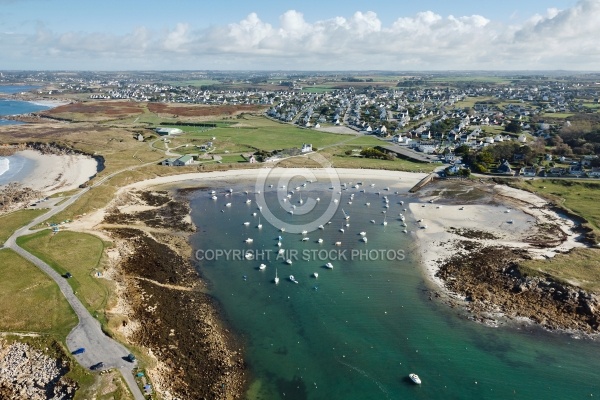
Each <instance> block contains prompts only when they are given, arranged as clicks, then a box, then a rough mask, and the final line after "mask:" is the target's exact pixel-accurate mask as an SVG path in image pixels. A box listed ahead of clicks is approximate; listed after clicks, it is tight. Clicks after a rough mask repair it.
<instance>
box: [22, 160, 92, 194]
mask: <svg viewBox="0 0 600 400" xmlns="http://www.w3.org/2000/svg"><path fill="white" fill-rule="evenodd" d="M18 154H19V155H21V156H22V157H25V158H27V159H29V160H32V161H33V162H34V163H35V167H34V168H33V170H32V172H31V173H29V174H28V175H27V176H25V177H22V178H20V179H19V180H20V182H21V184H22V185H23V186H28V187H30V188H32V189H35V190H39V191H41V192H43V193H44V194H45V195H46V196H49V195H52V194H54V193H57V192H62V191H67V190H72V189H76V188H77V187H78V186H79V185H81V184H82V183H85V182H87V181H88V180H89V179H90V177H92V176H93V175H94V174H96V168H97V166H98V163H97V162H96V160H94V159H93V158H91V157H88V156H84V155H54V154H42V153H40V152H39V151H35V150H23V151H20V152H19V153H18Z"/></svg>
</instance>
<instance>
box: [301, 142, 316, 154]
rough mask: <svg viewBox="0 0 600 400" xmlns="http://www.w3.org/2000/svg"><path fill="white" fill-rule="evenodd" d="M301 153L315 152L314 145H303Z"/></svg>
mask: <svg viewBox="0 0 600 400" xmlns="http://www.w3.org/2000/svg"><path fill="white" fill-rule="evenodd" d="M301 151H302V152H303V153H310V152H311V151H313V148H312V144H306V143H303V144H302V149H301Z"/></svg>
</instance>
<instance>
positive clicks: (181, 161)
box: [173, 154, 194, 167]
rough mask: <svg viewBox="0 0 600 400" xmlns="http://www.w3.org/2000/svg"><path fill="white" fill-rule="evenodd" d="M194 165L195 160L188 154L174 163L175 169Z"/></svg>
mask: <svg viewBox="0 0 600 400" xmlns="http://www.w3.org/2000/svg"><path fill="white" fill-rule="evenodd" d="M193 163H194V158H193V157H192V156H191V155H189V154H186V155H185V156H181V157H179V158H178V159H176V160H175V161H174V162H173V165H174V166H175V167H183V166H185V165H192V164H193Z"/></svg>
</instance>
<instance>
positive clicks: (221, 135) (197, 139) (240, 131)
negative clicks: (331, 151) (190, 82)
mask: <svg viewBox="0 0 600 400" xmlns="http://www.w3.org/2000/svg"><path fill="white" fill-rule="evenodd" d="M236 121H237V122H238V124H236V125H232V126H229V127H218V128H214V129H210V130H207V131H198V132H190V133H188V134H184V135H180V136H179V137H178V138H177V139H175V140H173V142H172V144H171V147H174V146H176V145H181V144H184V143H193V144H202V143H205V142H208V141H213V144H214V146H215V147H216V151H217V152H218V153H223V152H224V151H226V150H227V151H229V152H231V153H243V152H247V151H253V150H255V149H260V150H266V151H272V150H278V149H286V148H288V149H289V148H292V147H298V148H300V147H301V146H302V144H303V143H311V144H312V145H313V147H317V148H320V147H322V146H327V145H331V144H335V143H338V142H341V141H343V140H345V139H347V138H348V135H341V134H335V133H329V132H321V131H316V130H311V129H302V128H298V127H296V126H293V125H289V124H284V123H280V122H276V121H271V120H269V119H267V118H264V117H262V116H249V115H245V116H244V117H243V118H240V119H237V120H236ZM213 137H214V138H215V140H212V138H213Z"/></svg>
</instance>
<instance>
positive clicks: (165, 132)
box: [154, 128, 183, 136]
mask: <svg viewBox="0 0 600 400" xmlns="http://www.w3.org/2000/svg"><path fill="white" fill-rule="evenodd" d="M154 131H155V132H156V133H158V134H159V135H161V136H170V135H179V134H181V133H183V131H182V130H181V129H179V128H156V129H155V130H154Z"/></svg>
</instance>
